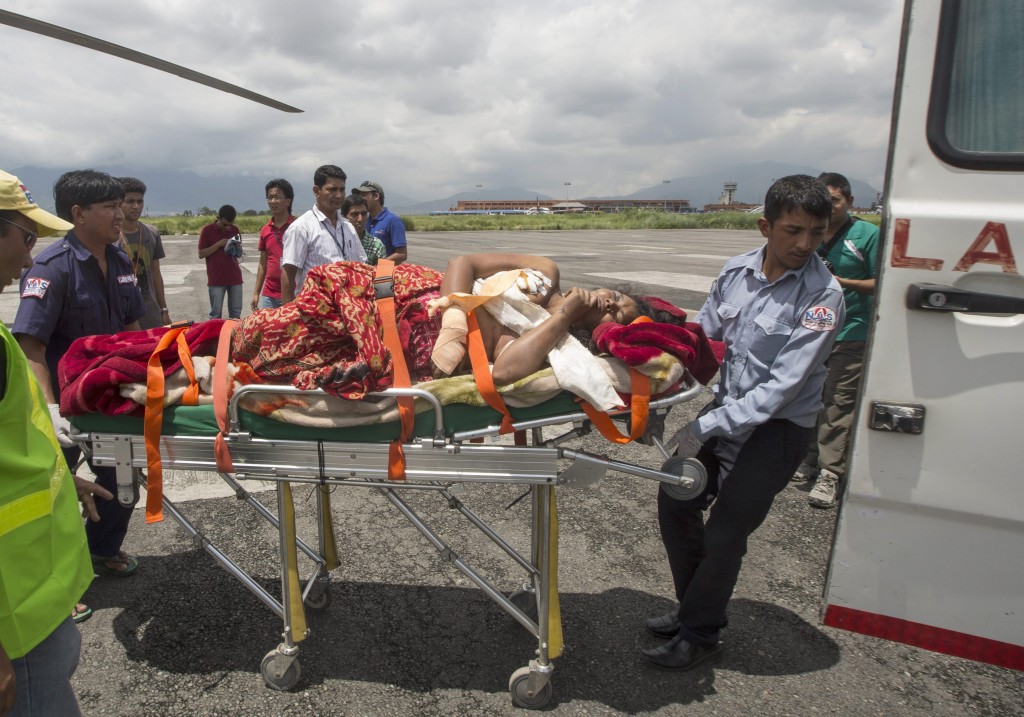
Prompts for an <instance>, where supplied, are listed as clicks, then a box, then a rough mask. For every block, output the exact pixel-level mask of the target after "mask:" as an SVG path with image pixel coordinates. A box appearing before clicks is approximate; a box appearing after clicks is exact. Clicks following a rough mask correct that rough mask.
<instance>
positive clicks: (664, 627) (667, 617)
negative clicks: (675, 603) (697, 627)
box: [644, 612, 679, 640]
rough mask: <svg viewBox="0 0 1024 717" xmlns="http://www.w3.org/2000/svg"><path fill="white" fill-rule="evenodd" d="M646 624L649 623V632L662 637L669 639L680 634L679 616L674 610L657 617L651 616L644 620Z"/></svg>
mask: <svg viewBox="0 0 1024 717" xmlns="http://www.w3.org/2000/svg"><path fill="white" fill-rule="evenodd" d="M644 624H645V625H647V632H649V633H651V634H652V635H654V636H655V637H662V638H664V639H666V640H668V639H670V638H673V637H675V636H676V635H678V634H679V618H678V617H677V614H676V613H674V612H669V613H665V614H664V615H658V616H657V617H649V618H647V619H646V620H645V621H644Z"/></svg>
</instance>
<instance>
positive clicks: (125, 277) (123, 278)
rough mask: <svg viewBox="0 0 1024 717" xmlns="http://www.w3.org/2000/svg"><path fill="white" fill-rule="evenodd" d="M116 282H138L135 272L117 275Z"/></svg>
mask: <svg viewBox="0 0 1024 717" xmlns="http://www.w3.org/2000/svg"><path fill="white" fill-rule="evenodd" d="M117 283H118V284H138V283H139V278H138V277H137V276H135V274H121V275H120V276H119V277H117Z"/></svg>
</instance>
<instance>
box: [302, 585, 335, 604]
mask: <svg viewBox="0 0 1024 717" xmlns="http://www.w3.org/2000/svg"><path fill="white" fill-rule="evenodd" d="M303 602H304V603H305V605H306V607H308V608H309V609H310V610H316V611H320V610H326V609H327V608H328V607H330V605H331V591H330V590H329V589H328V587H327V585H323V584H320V583H319V582H318V583H317V584H316V585H314V586H313V589H312V590H310V591H309V595H307V596H306V599H305V600H303Z"/></svg>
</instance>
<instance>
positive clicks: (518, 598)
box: [508, 590, 537, 622]
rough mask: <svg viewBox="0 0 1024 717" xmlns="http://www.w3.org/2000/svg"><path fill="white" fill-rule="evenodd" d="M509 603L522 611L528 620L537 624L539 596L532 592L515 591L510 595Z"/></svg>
mask: <svg viewBox="0 0 1024 717" xmlns="http://www.w3.org/2000/svg"><path fill="white" fill-rule="evenodd" d="M508 599H509V602H511V603H512V604H513V605H515V606H516V607H517V608H519V609H520V610H522V611H523V612H524V613H525V614H526V616H527V617H528V618H530V619H531V620H533V621H534V622H537V595H536V593H534V592H533V591H532V590H514V591H513V592H511V593H509V596H508Z"/></svg>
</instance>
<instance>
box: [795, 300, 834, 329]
mask: <svg viewBox="0 0 1024 717" xmlns="http://www.w3.org/2000/svg"><path fill="white" fill-rule="evenodd" d="M800 323H801V324H802V325H803V327H804V328H805V329H810V330H811V331H831V330H832V329H834V328H836V310H835V309H833V308H832V307H830V306H812V307H811V308H809V309H808V310H807V311H805V312H804V318H803V320H802V321H801V322H800Z"/></svg>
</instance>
